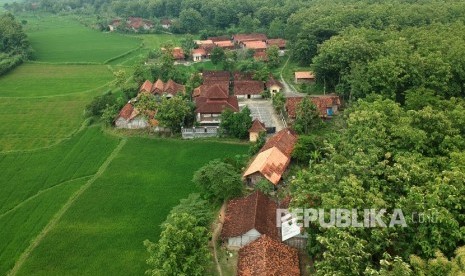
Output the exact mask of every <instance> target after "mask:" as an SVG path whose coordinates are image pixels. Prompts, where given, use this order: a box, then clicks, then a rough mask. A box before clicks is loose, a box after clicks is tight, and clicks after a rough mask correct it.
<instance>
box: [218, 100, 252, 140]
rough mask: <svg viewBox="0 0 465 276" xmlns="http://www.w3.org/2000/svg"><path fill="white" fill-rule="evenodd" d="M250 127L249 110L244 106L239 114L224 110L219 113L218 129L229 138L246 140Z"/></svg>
mask: <svg viewBox="0 0 465 276" xmlns="http://www.w3.org/2000/svg"><path fill="white" fill-rule="evenodd" d="M251 126H252V117H251V116H250V109H249V108H248V107H247V106H246V107H244V108H243V109H242V110H241V111H240V112H233V111H232V110H230V109H226V110H225V111H223V113H221V123H220V128H221V129H222V130H223V131H225V132H226V133H227V135H229V136H231V137H235V138H238V139H246V138H247V137H248V135H249V128H250V127H251Z"/></svg>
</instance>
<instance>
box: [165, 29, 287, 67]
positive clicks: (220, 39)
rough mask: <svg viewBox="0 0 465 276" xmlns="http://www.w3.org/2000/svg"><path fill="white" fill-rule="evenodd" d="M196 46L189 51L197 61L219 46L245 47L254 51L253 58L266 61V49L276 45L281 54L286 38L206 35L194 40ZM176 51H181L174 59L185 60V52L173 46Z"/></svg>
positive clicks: (256, 35)
mask: <svg viewBox="0 0 465 276" xmlns="http://www.w3.org/2000/svg"><path fill="white" fill-rule="evenodd" d="M195 43H196V45H197V48H196V49H193V50H192V52H191V57H192V61H194V62H199V61H203V60H205V59H209V58H210V55H211V53H212V51H213V49H214V48H216V47H219V48H222V49H224V50H237V49H246V50H253V51H254V59H255V60H261V61H267V56H266V49H268V48H269V47H271V46H277V47H278V49H279V51H280V54H281V55H283V54H284V51H285V50H286V40H284V39H281V38H276V39H268V38H267V36H266V35H265V34H236V35H233V36H232V37H229V36H216V37H208V38H207V39H206V40H196V41H195ZM175 49H177V50H176V51H178V52H179V51H181V53H182V55H181V54H179V53H178V54H177V55H175V54H174V52H173V57H174V59H175V60H176V61H178V62H181V61H184V60H185V53H184V52H183V51H182V49H180V48H175Z"/></svg>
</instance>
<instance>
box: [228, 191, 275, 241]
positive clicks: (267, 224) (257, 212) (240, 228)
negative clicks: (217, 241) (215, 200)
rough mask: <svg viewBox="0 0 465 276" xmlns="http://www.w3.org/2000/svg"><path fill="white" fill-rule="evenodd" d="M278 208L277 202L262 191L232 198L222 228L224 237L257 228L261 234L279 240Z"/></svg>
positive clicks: (241, 233)
mask: <svg viewBox="0 0 465 276" xmlns="http://www.w3.org/2000/svg"><path fill="white" fill-rule="evenodd" d="M276 209H277V204H276V203H275V202H274V201H272V200H271V199H270V198H268V197H267V196H265V195H264V194H263V193H262V192H260V191H256V192H254V193H253V194H251V195H249V196H247V197H245V198H237V199H232V200H230V201H229V202H228V205H227V207H226V215H225V221H224V224H223V229H222V230H221V237H222V239H227V238H231V237H237V236H241V235H243V234H245V233H247V232H248V231H250V230H252V229H255V230H257V231H258V232H259V233H260V234H265V235H268V236H270V237H272V238H273V239H276V240H279V233H278V228H277V227H276Z"/></svg>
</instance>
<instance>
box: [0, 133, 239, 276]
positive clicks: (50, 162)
mask: <svg viewBox="0 0 465 276" xmlns="http://www.w3.org/2000/svg"><path fill="white" fill-rule="evenodd" d="M93 139H97V140H96V141H94V140H93ZM102 143H105V145H102ZM116 143H117V141H116V139H115V138H109V137H106V136H105V135H103V134H101V133H100V132H99V131H98V128H96V127H93V128H91V129H89V130H87V131H85V132H84V133H80V134H78V135H76V137H75V138H73V139H71V140H70V141H68V142H65V143H63V144H62V145H59V146H57V147H54V148H53V149H50V150H47V151H42V152H39V153H32V154H28V155H18V156H17V155H11V156H10V155H6V156H5V157H3V159H1V161H0V168H3V167H6V166H7V164H14V165H13V166H9V169H8V170H7V177H6V178H4V180H3V181H4V182H5V183H2V189H3V191H2V192H1V194H5V195H9V196H7V197H5V198H0V203H1V205H0V210H2V211H3V212H5V211H7V210H10V209H12V208H15V206H17V205H18V204H20V203H21V202H23V201H24V200H26V199H28V198H30V197H31V196H34V195H35V194H36V193H37V192H38V191H41V190H43V189H47V188H50V187H53V186H54V185H57V184H58V183H62V185H60V186H58V187H56V188H53V189H49V190H47V192H43V193H42V194H40V195H39V196H37V197H35V198H34V199H32V200H29V201H26V204H23V205H22V206H20V207H17V208H15V209H14V211H12V212H10V213H8V214H7V216H5V218H3V217H0V222H1V223H2V225H3V226H6V228H7V229H11V233H10V235H6V236H4V237H2V239H4V241H2V242H0V252H2V253H1V255H0V264H6V265H3V266H0V274H3V273H4V272H5V271H6V270H7V269H9V268H11V265H12V262H13V260H14V258H15V257H17V256H18V255H19V254H20V252H21V251H22V250H24V249H25V247H26V246H27V244H28V242H29V241H30V240H31V239H32V238H33V237H34V236H35V235H36V234H37V231H40V230H41V227H43V225H44V224H45V223H46V222H47V220H49V219H50V217H51V215H53V213H54V212H56V210H57V209H59V208H60V204H61V205H62V204H63V202H64V201H66V197H67V196H69V194H71V193H72V192H73V191H75V190H76V189H77V188H78V187H79V186H80V185H83V182H85V181H86V178H85V177H86V176H87V177H89V176H90V175H92V173H95V170H96V168H98V167H99V164H100V163H101V162H102V160H104V159H105V158H106V157H107V156H108V155H109V152H110V151H111V150H112V149H111V147H115V144H116ZM72 144H74V146H71V145H72ZM91 151H95V152H93V153H91ZM246 151H247V147H246V146H244V145H237V144H221V143H217V142H206V141H179V140H161V139H148V138H128V141H127V143H126V145H125V146H124V148H123V149H122V150H121V152H120V153H119V154H118V155H117V156H116V158H115V159H114V160H113V162H111V163H110V165H109V167H108V169H107V170H106V171H105V172H104V173H103V175H102V176H100V177H99V178H98V179H97V180H96V182H95V183H93V184H92V185H91V186H90V188H89V189H88V190H86V191H85V192H84V193H83V194H82V195H81V196H80V197H79V198H78V199H77V201H76V202H75V203H74V204H73V205H72V206H71V208H70V209H69V210H68V212H66V213H65V214H64V216H63V218H62V219H61V220H60V221H59V222H58V224H57V226H56V227H55V228H53V229H52V230H51V231H50V232H49V233H48V235H46V236H45V238H44V240H43V241H42V242H41V243H40V244H39V245H38V247H37V248H36V249H35V250H33V251H32V253H31V255H30V256H29V257H28V258H27V259H26V261H25V263H24V266H23V267H22V269H21V270H20V273H19V274H20V275H30V274H34V275H70V274H71V275H73V274H79V275H142V274H143V272H144V271H145V269H146V268H147V267H146V266H145V259H146V257H147V256H146V253H145V248H144V247H143V245H142V242H143V240H145V239H150V240H152V241H155V240H157V238H158V235H159V234H160V229H159V225H160V224H161V223H162V222H163V221H164V219H165V218H166V215H167V214H168V212H169V211H170V209H171V208H172V207H173V206H174V205H176V204H177V203H178V202H179V200H180V199H181V198H183V197H186V196H187V195H188V194H189V193H190V192H192V191H195V187H193V185H192V183H191V178H192V175H193V173H194V171H196V170H197V169H198V168H200V167H201V166H202V165H204V164H205V163H207V162H208V161H210V160H212V159H214V158H221V157H227V156H234V155H236V154H244V153H246ZM60 152H62V153H63V154H65V155H66V159H65V160H60V158H56V154H59V153H60ZM28 160H29V161H30V162H32V163H30V164H29V165H28V166H27V167H28V170H30V171H27V172H24V173H22V174H21V175H19V176H18V175H14V174H13V173H12V171H14V170H15V169H17V168H18V167H21V166H24V163H25V162H27V161H28ZM34 160H36V161H34ZM39 160H42V164H41V165H40V166H38V167H37V166H34V164H35V163H34V162H38V161H39ZM56 163H59V165H57V164H56ZM48 166H50V168H51V170H45V169H44V168H45V167H48ZM57 166H59V167H57ZM29 167H31V168H30V169H29ZM33 168H34V169H33ZM8 172H9V173H8ZM15 177H16V178H18V180H16V179H15ZM80 177H84V178H83V179H81V180H79V178H80ZM35 178H37V180H33V179H35ZM71 179H77V180H76V181H70V182H66V184H65V185H64V184H63V182H64V181H69V180H71ZM3 186H5V187H3ZM18 186H25V189H24V190H23V189H17V187H18ZM59 191H61V192H60V197H58V198H54V197H53V196H52V195H51V194H52V193H55V192H57V193H58V192H59ZM36 205H39V207H35V206H36ZM23 208H25V209H23ZM32 208H41V209H45V211H44V212H43V214H42V213H41V212H38V211H35V212H30V213H28V212H27V210H31V209H32ZM25 210H26V211H25ZM2 220H3V221H2ZM24 221H27V225H29V224H30V226H29V228H28V227H25V229H26V230H25V232H22V229H19V228H18V227H19V226H20V225H21V223H23V222H24ZM31 228H32V230H31ZM13 234H14V235H13ZM20 237H21V238H20Z"/></svg>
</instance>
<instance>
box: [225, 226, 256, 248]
mask: <svg viewBox="0 0 465 276" xmlns="http://www.w3.org/2000/svg"><path fill="white" fill-rule="evenodd" d="M260 236H261V234H260V233H259V232H258V231H257V230H255V229H251V230H249V231H248V232H247V233H245V234H244V235H242V236H238V237H232V238H229V239H228V247H233V248H241V247H243V246H244V245H247V244H248V243H250V242H252V241H254V240H256V239H258V238H259V237H260Z"/></svg>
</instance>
